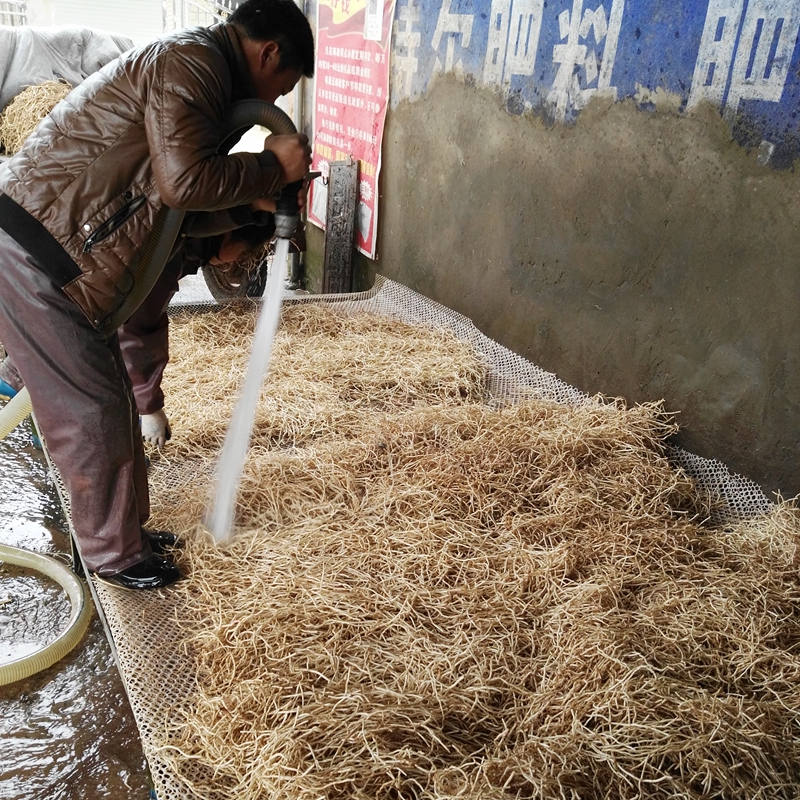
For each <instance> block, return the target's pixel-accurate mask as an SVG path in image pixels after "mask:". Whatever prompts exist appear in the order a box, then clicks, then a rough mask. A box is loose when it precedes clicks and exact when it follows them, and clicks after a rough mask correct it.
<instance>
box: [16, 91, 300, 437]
mask: <svg viewBox="0 0 800 800" xmlns="http://www.w3.org/2000/svg"><path fill="white" fill-rule="evenodd" d="M252 125H261V126H263V127H264V128H267V130H269V131H271V132H272V133H277V134H293V133H297V129H296V128H295V126H294V123H293V122H292V120H291V118H290V117H289V115H288V114H286V113H285V112H284V111H281V109H280V108H278V107H277V106H274V105H272V104H271V103H266V102H264V101H263V100H242V101H240V102H238V103H234V104H233V105H232V106H231V107H230V115H229V117H228V119H227V121H226V123H225V125H224V126H223V128H222V131H221V134H222V135H221V141H224V140H225V139H226V138H227V137H228V136H230V135H231V134H232V133H234V132H236V131H238V130H240V129H242V128H249V127H251V126H252ZM297 191H298V187H296V186H295V185H294V184H292V185H291V186H287V187H286V191H285V192H283V193H282V195H286V196H287V197H288V198H289V200H293V201H294V204H295V205H294V208H295V211H294V214H295V216H294V218H293V219H294V222H295V224H296V222H297V210H296V208H297V206H296V199H297ZM280 203H281V201H280V200H279V204H280ZM285 206H286V203H284V204H283V205H282V206H281V208H282V209H283V208H284V207H285ZM288 214H289V211H288V210H287V211H285V212H284V213H282V214H276V227H277V225H278V224H280V225H281V230H285V229H288V228H289V227H291V230H290V231H289V234H288V236H291V235H292V232H293V231H294V224H292V223H291V222H288V221H282V217H284V216H286V215H288ZM185 216H186V212H185V211H176V210H175V209H174V208H168V207H167V206H162V207H161V210H160V211H159V212H158V214H157V215H156V220H155V223H154V224H153V230H152V231H151V232H150V236H149V237H148V239H147V243H146V244H145V246H144V249H143V251H142V252H141V254H140V255H139V256H137V257H136V258H135V259H134V260H133V262H132V263H131V269H132V271H133V276H134V285H133V289H132V290H131V292H130V294H129V295H128V296H127V297H126V298H125V300H124V301H123V303H122V305H120V306H119V307H118V308H117V309H116V310H115V311H113V312H112V313H111V314H109V316H108V317H106V319H105V320H104V321H103V323H102V325H101V330H102V332H103V333H105V334H106V335H109V336H110V335H111V334H112V333H114V331H116V329H117V328H119V326H120V325H122V323H123V322H125V321H126V320H127V319H129V318H130V316H131V314H133V312H134V311H136V309H137V308H139V306H140V305H141V304H142V302H143V301H144V299H145V297H147V295H148V294H150V291H151V290H152V288H153V286H154V285H155V282H156V281H157V280H158V278H159V276H160V275H161V273H162V272H163V270H164V265H165V264H166V263H167V260H168V259H169V256H170V253H171V252H172V248H173V247H174V246H175V240H176V239H177V238H178V234H179V233H180V230H181V226H182V225H183V219H184V217H185ZM23 409H26V410H25V411H24V413H22V412H23ZM30 413H31V405H30V398H29V397H28V392H27V390H26V389H22V390H21V391H20V392H18V393H17V394H16V395H15V396H14V398H13V399H12V400H10V401H9V402H8V403H7V404H6V405H5V407H4V408H3V409H2V411H0V439H4V438H5V437H6V436H8V434H9V433H10V432H11V431H12V430H14V428H16V427H17V425H19V424H20V422H22V420H23V419H25V417H27V416H28V414H30Z"/></svg>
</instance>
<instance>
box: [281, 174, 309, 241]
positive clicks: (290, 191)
mask: <svg viewBox="0 0 800 800" xmlns="http://www.w3.org/2000/svg"><path fill="white" fill-rule="evenodd" d="M302 188H303V181H295V182H294V183H287V184H286V186H284V187H283V190H282V191H281V194H280V197H279V198H278V201H277V203H276V204H275V235H276V236H278V237H279V238H281V239H291V238H292V234H293V233H294V229H295V228H296V227H297V223H298V222H299V221H300V212H299V210H298V208H297V193H298V192H299V191H300V190H301V189H302Z"/></svg>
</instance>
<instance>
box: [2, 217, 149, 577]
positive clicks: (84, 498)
mask: <svg viewBox="0 0 800 800" xmlns="http://www.w3.org/2000/svg"><path fill="white" fill-rule="evenodd" d="M0 341H1V342H2V343H3V346H4V347H5V349H6V350H7V351H8V353H9V355H11V357H12V359H13V361H14V364H15V366H16V368H17V370H18V371H19V374H20V376H21V377H22V380H23V381H24V382H25V386H27V388H28V391H29V392H30V396H31V402H32V404H33V411H34V414H35V415H36V421H37V423H38V425H39V429H40V431H41V433H42V435H43V437H44V439H45V443H46V446H47V449H48V452H49V453H50V456H51V458H52V459H53V463H54V464H55V465H56V467H57V468H58V470H59V472H60V473H61V476H62V478H63V479H64V483H65V485H66V488H67V492H68V494H69V499H70V505H71V515H72V523H73V528H74V533H75V536H76V538H77V541H78V547H79V548H80V551H81V555H82V556H83V559H84V561H85V563H86V566H87V567H88V568H89V569H90V570H91V571H92V572H97V573H98V574H100V575H111V574H113V573H115V572H118V571H119V570H122V569H125V568H126V567H129V566H131V565H132V564H136V563H138V562H139V561H142V560H143V559H144V558H146V557H147V556H149V555H150V553H151V551H150V546H149V544H148V543H147V542H146V541H145V540H144V539H143V536H142V532H141V525H142V523H144V521H145V520H146V519H147V517H148V516H149V514H150V498H149V493H148V488H147V468H146V465H145V458H144V447H143V445H142V437H141V434H140V432H139V420H138V414H137V412H136V406H135V403H134V401H133V394H132V391H131V384H130V379H129V378H128V375H127V372H126V370H125V365H124V363H123V361H122V356H121V354H120V349H119V342H118V339H117V336H116V335H114V336H112V337H110V338H108V339H107V338H104V337H103V336H101V335H100V334H99V333H98V332H97V331H96V330H95V329H94V328H93V327H92V325H91V324H90V323H89V321H88V319H87V318H86V317H85V316H84V314H83V312H82V311H81V310H80V309H79V308H78V307H77V306H76V305H75V304H74V303H73V302H72V301H71V300H70V299H69V298H68V297H67V295H66V294H64V292H63V291H61V289H59V288H58V287H57V286H56V285H55V284H54V283H53V282H52V281H51V280H50V278H49V277H47V275H45V273H44V272H43V271H42V270H41V268H40V267H39V265H38V264H37V263H36V261H35V260H34V259H33V258H32V257H31V256H30V254H29V253H28V252H27V251H25V250H24V249H23V248H22V247H20V245H18V244H17V243H16V241H14V239H12V238H11V237H10V236H9V235H8V234H7V233H5V231H3V230H0Z"/></svg>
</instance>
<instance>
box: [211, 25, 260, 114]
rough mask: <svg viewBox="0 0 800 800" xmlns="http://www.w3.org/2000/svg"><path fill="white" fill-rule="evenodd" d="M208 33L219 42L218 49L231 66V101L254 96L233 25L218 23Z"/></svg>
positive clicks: (237, 35)
mask: <svg viewBox="0 0 800 800" xmlns="http://www.w3.org/2000/svg"><path fill="white" fill-rule="evenodd" d="M209 32H210V33H211V35H212V36H214V38H215V39H216V40H217V41H218V42H219V45H220V48H221V49H222V52H223V53H224V55H225V58H226V59H227V61H228V63H229V64H230V66H231V76H232V77H233V96H232V98H231V100H232V101H233V102H235V101H236V100H245V99H249V98H251V97H255V96H256V90H255V86H253V81H252V79H251V78H250V70H249V69H248V68H247V59H246V58H245V55H244V51H243V50H242V43H241V41H240V39H239V34H238V32H237V30H236V28H235V27H234V26H233V25H229V24H228V23H227V22H219V23H217V24H216V25H212V26H211V27H210V28H209Z"/></svg>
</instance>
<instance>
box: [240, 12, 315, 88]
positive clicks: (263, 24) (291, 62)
mask: <svg viewBox="0 0 800 800" xmlns="http://www.w3.org/2000/svg"><path fill="white" fill-rule="evenodd" d="M228 23H229V24H231V25H234V26H235V27H236V29H237V31H238V32H239V34H240V35H241V37H242V47H243V49H244V52H245V57H246V58H247V63H248V67H249V71H250V77H251V78H252V79H253V84H254V85H255V88H256V92H257V94H258V96H259V97H260V98H261V99H262V100H266V101H267V102H269V103H274V102H275V101H276V100H277V99H278V97H281V96H282V95H284V94H288V93H289V92H290V91H291V90H292V89H293V88H294V86H295V84H296V83H297V81H299V80H300V78H301V77H302V76H303V75H305V76H306V77H307V78H310V77H312V76H313V74H314V36H313V34H312V33H311V26H310V25H309V23H308V20H307V19H306V17H305V14H303V12H302V11H301V10H300V8H299V7H298V6H297V5H296V4H295V2H294V0H245V2H244V3H242V4H241V5H240V6H239V7H238V8H237V9H236V10H235V11H234V12H233V13H232V14H231V15H230V16H229V17H228Z"/></svg>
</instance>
